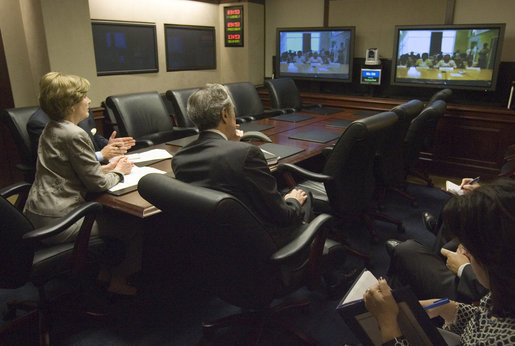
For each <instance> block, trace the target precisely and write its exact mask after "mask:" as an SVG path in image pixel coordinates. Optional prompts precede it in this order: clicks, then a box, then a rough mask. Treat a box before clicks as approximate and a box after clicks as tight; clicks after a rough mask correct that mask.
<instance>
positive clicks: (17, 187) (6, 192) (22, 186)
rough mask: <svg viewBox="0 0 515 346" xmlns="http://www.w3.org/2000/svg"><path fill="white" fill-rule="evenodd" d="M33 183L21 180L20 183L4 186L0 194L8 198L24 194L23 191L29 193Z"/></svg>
mask: <svg viewBox="0 0 515 346" xmlns="http://www.w3.org/2000/svg"><path fill="white" fill-rule="evenodd" d="M30 187H31V184H29V183H25V182H20V183H14V184H12V185H9V186H6V187H3V188H1V189H0V196H2V197H4V198H8V197H11V196H14V195H18V194H22V193H29V190H30Z"/></svg>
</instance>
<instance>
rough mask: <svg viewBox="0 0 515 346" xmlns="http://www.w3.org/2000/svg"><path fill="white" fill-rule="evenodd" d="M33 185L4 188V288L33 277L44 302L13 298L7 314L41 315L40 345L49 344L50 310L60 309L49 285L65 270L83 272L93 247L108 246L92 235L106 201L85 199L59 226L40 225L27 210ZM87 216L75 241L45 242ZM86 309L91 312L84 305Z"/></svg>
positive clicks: (0, 213)
mask: <svg viewBox="0 0 515 346" xmlns="http://www.w3.org/2000/svg"><path fill="white" fill-rule="evenodd" d="M29 189H30V184H28V183H18V184H14V185H11V186H9V187H6V188H3V189H1V190H0V196H1V197H0V218H1V219H2V222H1V226H0V263H1V264H2V265H1V266H0V287H1V288H5V289H15V288H19V287H21V286H23V285H25V284H26V283H27V282H32V283H33V284H34V286H35V287H36V288H37V289H38V292H39V301H38V302H37V303H36V304H34V303H33V302H12V301H11V302H9V303H8V311H7V313H6V315H5V317H4V318H8V319H9V318H14V317H15V316H16V309H18V308H20V309H25V310H29V311H31V314H38V315H39V325H40V330H39V337H40V344H41V345H49V344H50V340H49V323H50V321H49V315H50V314H51V313H54V312H57V311H58V310H59V308H60V305H59V304H57V303H55V302H51V301H50V300H49V299H48V297H47V293H46V291H45V285H46V284H47V283H48V282H49V281H51V280H52V279H55V278H57V277H59V276H62V275H63V274H71V275H72V276H74V277H75V278H76V277H79V276H80V275H81V273H82V272H83V271H84V269H85V267H86V265H87V264H88V261H89V258H88V249H91V247H95V248H97V249H98V248H99V247H103V245H104V244H103V241H102V240H100V239H99V238H92V239H91V240H90V232H91V227H92V225H93V222H94V220H95V216H96V214H97V213H98V212H100V211H101V209H102V206H101V205H100V204H99V203H97V202H88V203H85V204H84V205H82V206H81V207H79V208H77V209H75V210H74V211H72V212H70V213H69V214H68V215H66V216H65V217H63V218H62V219H60V220H59V221H58V222H57V223H56V224H55V225H53V226H47V227H44V228H39V229H34V227H33V226H32V224H31V223H30V222H29V221H28V220H27V219H26V218H25V216H24V215H23V214H22V212H21V210H22V209H23V205H24V203H25V201H26V198H27V194H28V191H29ZM16 195H17V196H18V197H17V199H16V203H15V204H11V202H9V201H8V200H7V198H8V197H11V198H14V197H13V196H16ZM81 218H84V221H83V223H82V227H81V229H80V231H79V234H78V236H77V239H76V241H75V242H74V243H66V244H59V245H52V246H45V245H42V243H41V242H40V241H41V240H42V239H45V238H48V237H50V236H53V235H56V234H59V233H60V232H62V231H64V230H66V229H67V228H68V227H69V226H70V225H72V224H74V223H75V222H76V221H78V220H80V219H81ZM68 308H69V307H68ZM68 311H69V310H68ZM75 312H77V311H75ZM80 312H82V313H86V311H84V310H83V311H80ZM13 325H14V326H19V324H18V325H17V324H14V323H13ZM2 332H3V333H5V334H8V332H9V328H6V329H2ZM1 337H2V335H0V338H1Z"/></svg>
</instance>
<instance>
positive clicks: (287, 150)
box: [259, 143, 304, 159]
mask: <svg viewBox="0 0 515 346" xmlns="http://www.w3.org/2000/svg"><path fill="white" fill-rule="evenodd" d="M259 147H260V148H261V149H263V150H266V151H269V152H271V153H273V154H275V155H276V156H278V157H279V159H284V158H285V157H288V156H292V155H295V154H297V153H300V152H301V151H304V149H302V148H297V147H290V146H288V145H281V144H274V143H265V144H261V145H260V146H259Z"/></svg>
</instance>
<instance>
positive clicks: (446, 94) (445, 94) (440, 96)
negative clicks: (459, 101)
mask: <svg viewBox="0 0 515 346" xmlns="http://www.w3.org/2000/svg"><path fill="white" fill-rule="evenodd" d="M451 96H452V90H451V89H442V90H440V91H438V92H436V93H434V94H433V96H431V98H430V99H429V101H427V103H426V105H430V104H432V103H433V102H435V101H438V100H442V101H445V102H447V103H448V102H449V98H450V97H451Z"/></svg>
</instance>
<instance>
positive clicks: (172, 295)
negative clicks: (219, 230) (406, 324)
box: [0, 184, 448, 346]
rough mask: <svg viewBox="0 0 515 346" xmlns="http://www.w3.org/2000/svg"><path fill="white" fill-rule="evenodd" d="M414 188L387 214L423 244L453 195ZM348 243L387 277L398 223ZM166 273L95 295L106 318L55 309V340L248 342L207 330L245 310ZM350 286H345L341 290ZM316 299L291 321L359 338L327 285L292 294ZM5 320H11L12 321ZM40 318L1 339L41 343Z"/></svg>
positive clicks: (268, 335) (359, 230) (267, 337)
mask: <svg viewBox="0 0 515 346" xmlns="http://www.w3.org/2000/svg"><path fill="white" fill-rule="evenodd" d="M408 192H410V193H411V194H412V195H414V196H416V197H417V199H418V204H419V207H418V208H414V207H412V206H411V205H410V203H409V202H408V201H407V200H405V199H403V198H402V197H401V196H399V195H396V194H394V193H389V194H387V196H386V201H385V208H384V210H383V211H382V212H383V213H384V214H387V215H389V216H393V217H396V218H398V219H401V220H402V221H403V224H404V227H405V229H406V233H405V234H404V235H403V237H407V238H414V239H416V240H418V241H420V242H421V243H423V244H427V245H431V244H432V242H433V241H434V236H433V235H432V234H431V233H429V232H428V231H426V230H425V228H424V226H423V224H422V219H421V214H422V212H423V211H426V210H427V211H430V212H432V213H433V214H435V215H438V213H439V211H440V208H441V206H442V205H443V202H444V201H445V200H446V199H447V198H448V196H447V194H445V193H443V192H442V191H441V190H440V189H439V188H430V187H426V186H422V185H416V184H410V185H409V187H408ZM345 227H346V230H347V231H348V233H349V235H350V236H349V239H348V241H349V243H350V244H351V245H353V246H354V247H356V248H359V249H360V250H362V251H364V252H367V253H370V254H371V261H370V263H369V265H367V268H368V269H369V270H371V271H372V272H373V273H374V274H375V275H376V276H377V277H378V276H386V274H387V269H388V263H389V258H388V255H387V254H386V251H385V248H384V240H386V239H390V238H398V237H399V233H398V231H397V228H396V227H395V226H394V225H390V224H386V223H383V222H376V223H375V228H376V233H377V236H378V238H379V241H378V242H372V241H371V240H370V237H369V236H368V233H367V232H366V229H365V228H364V227H363V226H362V225H359V224H353V225H346V226H345ZM346 265H347V266H348V267H363V265H364V264H363V262H362V261H361V260H359V259H357V258H355V257H348V259H347V263H346ZM164 277H166V279H164V280H151V281H150V282H144V284H143V290H142V294H141V296H139V297H137V298H134V299H109V297H105V296H103V295H102V294H99V295H98V296H96V298H97V299H98V301H99V302H98V303H99V304H101V305H102V306H104V307H105V308H106V309H107V311H108V312H109V314H108V315H107V317H103V318H99V319H93V318H70V317H69V316H67V317H62V316H56V317H55V318H54V319H53V324H52V332H51V341H52V345H113V346H117V345H241V344H244V340H245V336H246V334H247V332H248V331H247V330H245V329H244V328H239V329H238V328H233V329H227V330H223V331H220V332H219V333H217V334H216V335H215V338H214V339H212V340H207V339H205V338H204V337H203V336H202V329H201V321H204V320H212V319H216V318H219V317H223V316H226V315H228V314H231V313H234V312H237V311H238V309H237V308H236V307H234V306H231V305H229V304H227V303H224V302H223V301H221V300H220V299H218V298H216V297H214V296H212V295H210V294H209V293H207V292H206V291H204V290H200V289H199V288H198V287H196V285H195V282H196V280H195V278H192V277H190V276H189V275H188V271H187V270H184V271H181V272H177V271H170V272H169V275H167V276H166V275H165V276H164ZM344 293H345V292H341V296H343V295H344ZM34 297H36V291H35V289H34V288H33V287H31V286H29V285H27V286H25V287H23V288H21V289H18V290H0V306H2V307H3V306H4V305H5V302H6V301H7V300H8V299H12V298H16V299H27V298H29V299H30V298H34ZM304 298H309V299H310V300H311V305H310V306H309V307H307V308H306V309H304V310H303V311H300V312H299V311H296V312H291V313H289V314H288V315H286V316H288V318H289V320H290V321H291V323H292V324H293V325H295V326H298V327H301V328H302V329H303V330H304V331H305V332H307V333H309V334H310V335H311V336H312V337H313V338H315V339H316V340H318V342H319V343H320V345H344V344H357V343H358V341H357V340H356V339H355V337H354V335H353V334H352V331H351V330H349V329H348V328H347V326H346V325H345V324H344V323H343V320H342V319H341V318H340V316H339V315H338V313H337V312H336V310H335V308H336V306H337V304H338V301H339V298H337V299H329V298H327V296H326V294H325V292H324V291H322V290H320V291H314V292H311V291H308V290H307V289H305V288H304V289H300V290H298V291H296V292H294V293H293V294H292V295H290V296H288V297H286V299H288V300H297V299H304ZM2 323H4V326H5V325H6V324H5V322H2ZM36 330H37V323H36V321H33V323H31V324H30V325H29V326H28V327H27V328H24V329H23V330H22V331H19V332H17V333H16V334H15V335H13V336H11V337H9V338H7V339H5V340H0V344H2V345H32V344H37V337H36ZM260 344H261V345H297V344H301V343H300V341H299V340H297V339H295V338H292V337H291V336H289V335H285V334H283V333H282V332H279V331H277V330H276V329H273V328H268V329H266V330H265V332H264V334H263V335H262V341H261V343H260Z"/></svg>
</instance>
